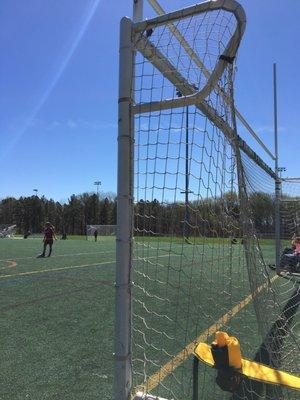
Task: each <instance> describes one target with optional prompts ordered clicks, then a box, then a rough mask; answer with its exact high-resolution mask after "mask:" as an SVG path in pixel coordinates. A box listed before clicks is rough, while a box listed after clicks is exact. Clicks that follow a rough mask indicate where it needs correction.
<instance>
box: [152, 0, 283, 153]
mask: <svg viewBox="0 0 300 400" xmlns="http://www.w3.org/2000/svg"><path fill="white" fill-rule="evenodd" d="M148 2H149V3H150V5H151V6H152V7H153V9H154V10H155V11H156V12H157V14H158V15H164V14H165V11H164V10H163V8H162V7H161V6H160V4H159V3H158V2H157V0H148ZM168 27H169V29H170V31H171V32H172V33H173V34H174V36H175V37H176V38H177V39H178V41H179V42H180V43H181V45H182V46H183V47H184V49H185V50H186V52H187V53H188V54H189V56H190V57H191V59H192V60H193V61H194V62H195V63H196V64H197V65H198V67H199V68H200V69H201V70H202V71H203V73H204V75H205V76H206V77H207V78H209V77H210V72H209V71H208V69H207V68H206V67H205V65H204V64H203V62H202V61H201V60H200V58H199V57H198V55H197V54H196V53H195V52H194V51H193V49H192V48H191V47H190V45H189V44H188V42H187V41H186V40H185V38H184V37H183V35H182V34H181V33H180V31H179V30H178V29H177V28H176V27H175V26H174V24H173V23H172V22H170V23H168ZM216 90H217V91H218V93H219V94H220V95H221V96H222V97H223V98H224V100H225V101H226V103H227V104H229V102H230V99H229V98H228V96H226V94H225V93H224V91H223V90H222V89H221V88H220V86H219V85H218V84H217V85H216ZM235 114H236V116H237V118H238V119H239V120H240V121H241V123H242V124H243V125H244V127H245V128H246V129H247V130H248V132H250V134H251V135H252V136H253V137H254V139H255V140H256V141H257V143H259V145H260V146H261V147H262V148H263V149H264V150H265V152H266V153H267V154H268V155H269V156H270V157H271V159H272V160H275V156H274V154H273V153H272V152H271V151H270V150H269V149H268V148H267V146H266V145H265V144H264V143H263V141H262V140H261V139H260V137H259V136H258V135H257V134H256V133H255V131H254V130H253V129H252V127H251V126H250V125H249V123H248V122H247V121H246V119H245V118H244V117H243V115H242V114H241V113H240V111H239V110H238V109H237V108H236V107H235Z"/></svg>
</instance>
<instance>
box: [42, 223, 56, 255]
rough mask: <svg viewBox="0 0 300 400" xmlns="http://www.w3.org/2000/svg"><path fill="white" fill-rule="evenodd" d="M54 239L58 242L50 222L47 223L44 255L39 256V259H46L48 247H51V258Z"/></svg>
mask: <svg viewBox="0 0 300 400" xmlns="http://www.w3.org/2000/svg"><path fill="white" fill-rule="evenodd" d="M53 239H55V240H56V236H55V231H54V226H53V225H52V224H51V223H50V222H46V225H45V230H44V238H43V242H44V249H43V252H42V254H40V255H39V257H45V254H46V248H47V246H49V253H48V257H50V256H51V253H52V245H53Z"/></svg>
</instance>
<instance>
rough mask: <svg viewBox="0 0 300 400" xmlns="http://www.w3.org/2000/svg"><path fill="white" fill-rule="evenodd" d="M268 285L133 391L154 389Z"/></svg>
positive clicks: (250, 296) (266, 284)
mask: <svg viewBox="0 0 300 400" xmlns="http://www.w3.org/2000/svg"><path fill="white" fill-rule="evenodd" d="M277 278H278V275H275V276H274V277H273V278H272V279H271V280H270V283H273V282H274V281H275V280H276V279H277ZM268 285H269V282H266V283H264V284H263V285H261V286H259V287H258V288H257V289H256V290H255V292H254V293H253V294H250V295H249V296H247V297H245V298H244V299H243V300H242V301H240V302H239V303H238V304H237V305H235V306H234V307H232V308H231V310H229V311H228V312H227V313H226V314H224V315H222V317H221V318H219V319H218V321H217V322H215V323H214V324H213V325H211V326H210V327H209V328H207V329H206V330H205V331H204V332H202V333H201V334H200V335H199V336H198V337H197V338H196V339H195V340H193V341H192V342H191V343H189V344H188V345H187V346H186V347H185V348H184V349H183V350H181V351H180V352H179V353H178V354H177V355H176V356H175V357H173V358H172V359H171V360H170V361H168V362H167V363H166V364H165V365H163V366H162V367H161V368H160V369H159V370H158V371H157V372H155V373H154V374H153V375H150V376H149V378H148V379H147V380H146V381H145V382H144V383H142V384H141V385H139V386H137V387H136V388H135V389H134V393H136V392H138V391H143V392H146V393H150V392H151V390H153V389H155V388H156V387H157V386H158V384H159V383H160V382H161V381H162V380H164V379H165V378H166V377H167V376H168V375H169V374H170V373H172V372H173V371H174V370H175V369H176V368H177V367H179V365H181V364H182V363H183V362H184V361H185V360H186V359H187V358H188V357H189V356H190V355H191V354H192V353H193V352H194V349H195V347H196V345H197V343H199V342H202V341H206V340H207V337H208V336H211V335H213V334H215V333H216V332H217V331H218V330H219V329H220V328H221V327H222V326H223V325H225V324H226V323H227V322H228V321H229V320H230V319H231V318H232V317H234V316H235V315H236V314H237V313H238V312H239V311H241V310H242V309H243V308H244V307H246V306H247V305H248V304H249V303H251V301H252V300H253V299H254V298H255V297H256V296H257V295H258V294H259V293H260V292H261V291H262V290H263V289H265V288H266V287H267V286H268Z"/></svg>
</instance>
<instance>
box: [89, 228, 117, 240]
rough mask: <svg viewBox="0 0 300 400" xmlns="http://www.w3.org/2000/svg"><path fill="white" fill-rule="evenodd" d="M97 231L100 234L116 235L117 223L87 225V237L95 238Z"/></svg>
mask: <svg viewBox="0 0 300 400" xmlns="http://www.w3.org/2000/svg"><path fill="white" fill-rule="evenodd" d="M96 231H97V235H98V236H114V235H115V234H116V225H87V226H86V237H87V239H90V238H94V235H95V232H96Z"/></svg>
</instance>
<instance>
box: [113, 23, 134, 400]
mask: <svg viewBox="0 0 300 400" xmlns="http://www.w3.org/2000/svg"><path fill="white" fill-rule="evenodd" d="M131 31H132V22H131V20H130V19H129V18H122V20H121V26H120V61H119V62H120V64H119V111H118V113H119V115H118V117H119V129H118V195H117V204H118V215H117V236H116V285H115V286H116V302H115V307H116V309H115V318H116V319H115V387H114V390H115V400H128V399H129V397H130V393H131V386H132V371H131V329H132V328H131V318H132V316H131V284H132V279H131V265H132V225H133V224H132V214H133V182H132V179H133V171H132V168H133V167H132V166H133V162H132V155H133V121H132V117H131V104H132V99H131V87H132V75H133V74H132V71H133V46H132V41H131Z"/></svg>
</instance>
